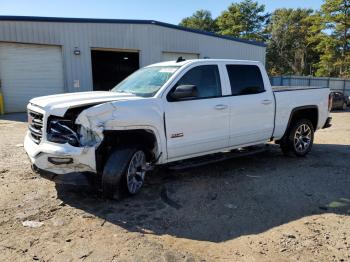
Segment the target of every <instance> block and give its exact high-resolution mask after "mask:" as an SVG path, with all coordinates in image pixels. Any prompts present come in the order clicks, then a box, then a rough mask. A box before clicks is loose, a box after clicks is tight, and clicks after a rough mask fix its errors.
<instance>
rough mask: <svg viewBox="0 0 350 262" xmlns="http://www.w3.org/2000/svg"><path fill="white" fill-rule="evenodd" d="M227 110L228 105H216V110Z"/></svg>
mask: <svg viewBox="0 0 350 262" xmlns="http://www.w3.org/2000/svg"><path fill="white" fill-rule="evenodd" d="M226 108H228V106H227V105H216V106H215V109H217V110H225V109H226Z"/></svg>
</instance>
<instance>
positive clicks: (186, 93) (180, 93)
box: [170, 85, 198, 101]
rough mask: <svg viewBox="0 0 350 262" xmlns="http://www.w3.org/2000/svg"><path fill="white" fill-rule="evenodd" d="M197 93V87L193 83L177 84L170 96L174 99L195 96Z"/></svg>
mask: <svg viewBox="0 0 350 262" xmlns="http://www.w3.org/2000/svg"><path fill="white" fill-rule="evenodd" d="M197 95H198V92H197V87H196V86H195V85H181V86H177V87H176V88H175V90H174V91H173V92H172V93H171V94H170V98H171V99H172V100H174V101H176V100H185V99H190V98H196V97H197Z"/></svg>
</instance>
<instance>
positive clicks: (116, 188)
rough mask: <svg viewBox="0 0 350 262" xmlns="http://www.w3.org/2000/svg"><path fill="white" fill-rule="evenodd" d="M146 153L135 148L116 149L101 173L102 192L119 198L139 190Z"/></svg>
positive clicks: (143, 176)
mask: <svg viewBox="0 0 350 262" xmlns="http://www.w3.org/2000/svg"><path fill="white" fill-rule="evenodd" d="M145 167H146V153H145V151H144V150H142V149H139V148H138V147H135V148H124V149H118V150H115V151H114V152H112V154H111V155H110V156H109V158H108V160H107V162H106V165H105V167H104V170H103V175H102V192H103V195H104V196H105V197H107V198H114V199H121V198H123V197H125V196H127V195H135V194H137V193H139V192H140V190H141V188H142V186H143V184H144V179H145V174H146V171H145Z"/></svg>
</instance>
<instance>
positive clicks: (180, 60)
mask: <svg viewBox="0 0 350 262" xmlns="http://www.w3.org/2000/svg"><path fill="white" fill-rule="evenodd" d="M183 61H186V59H183V58H182V56H180V57H179V58H178V59H177V60H176V63H180V62H183Z"/></svg>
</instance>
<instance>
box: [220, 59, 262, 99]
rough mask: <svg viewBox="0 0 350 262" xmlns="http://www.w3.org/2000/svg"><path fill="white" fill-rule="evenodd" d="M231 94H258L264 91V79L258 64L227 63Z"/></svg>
mask: <svg viewBox="0 0 350 262" xmlns="http://www.w3.org/2000/svg"><path fill="white" fill-rule="evenodd" d="M226 68H227V73H228V76H229V79H230V84H231V91H232V95H250V94H259V93H262V92H264V91H265V88H264V81H263V78H262V76H261V72H260V69H259V67H258V66H255V65H227V66H226Z"/></svg>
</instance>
